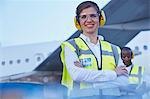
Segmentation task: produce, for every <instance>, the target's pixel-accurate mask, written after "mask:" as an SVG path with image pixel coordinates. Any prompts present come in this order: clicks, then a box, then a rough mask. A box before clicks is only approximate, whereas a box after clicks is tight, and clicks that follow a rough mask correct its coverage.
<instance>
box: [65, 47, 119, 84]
mask: <svg viewBox="0 0 150 99" xmlns="http://www.w3.org/2000/svg"><path fill="white" fill-rule="evenodd" d="M64 51H65V52H64V53H65V62H66V67H67V70H68V72H69V74H70V76H71V77H72V79H73V80H75V81H80V82H93V83H95V82H102V81H110V80H114V79H116V77H117V74H116V72H115V71H111V70H91V69H85V68H82V67H77V66H75V65H74V62H75V61H79V59H78V57H77V54H76V53H75V52H73V51H71V49H70V48H69V47H68V46H65V50H64Z"/></svg>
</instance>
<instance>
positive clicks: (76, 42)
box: [61, 38, 119, 90]
mask: <svg viewBox="0 0 150 99" xmlns="http://www.w3.org/2000/svg"><path fill="white" fill-rule="evenodd" d="M100 44H101V59H102V61H101V64H100V66H101V68H99V66H98V61H97V58H96V56H95V55H94V54H93V52H92V51H91V50H90V48H89V47H88V45H87V44H86V43H85V42H84V40H82V39H81V38H75V39H71V40H69V41H68V42H65V43H63V44H62V45H61V47H62V52H61V59H62V62H63V65H64V66H63V76H62V82H61V83H62V84H63V85H65V86H67V87H68V88H69V90H72V88H74V85H75V84H76V83H75V82H73V80H72V79H71V77H70V74H69V73H68V71H67V69H66V64H65V61H64V60H65V59H64V46H68V47H70V48H71V50H72V51H73V52H75V53H76V54H77V56H78V58H79V60H80V62H81V63H82V65H83V67H84V68H87V69H94V70H98V69H99V70H114V69H115V66H116V63H115V59H114V56H115V55H114V54H115V53H116V52H115V53H114V52H113V51H112V46H111V44H110V43H108V42H106V41H100ZM116 49H117V51H119V50H118V49H119V48H116ZM117 54H118V53H117ZM118 55H119V54H118ZM116 56H117V55H116ZM76 85H77V86H79V87H80V89H83V88H90V85H89V84H87V83H80V85H79V84H76Z"/></svg>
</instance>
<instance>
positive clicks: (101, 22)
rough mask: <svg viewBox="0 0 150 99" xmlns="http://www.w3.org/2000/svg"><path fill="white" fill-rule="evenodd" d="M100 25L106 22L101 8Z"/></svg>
mask: <svg viewBox="0 0 150 99" xmlns="http://www.w3.org/2000/svg"><path fill="white" fill-rule="evenodd" d="M99 19H100V20H99V21H100V27H102V26H104V25H105V23H106V16H105V13H104V11H103V10H101V15H100V18H99Z"/></svg>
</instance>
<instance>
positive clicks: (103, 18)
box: [74, 10, 106, 30]
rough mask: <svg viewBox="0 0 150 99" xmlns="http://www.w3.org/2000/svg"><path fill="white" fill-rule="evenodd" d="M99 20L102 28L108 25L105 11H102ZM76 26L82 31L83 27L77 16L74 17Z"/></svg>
mask: <svg viewBox="0 0 150 99" xmlns="http://www.w3.org/2000/svg"><path fill="white" fill-rule="evenodd" d="M99 19H100V23H99V25H100V27H102V26H104V25H105V23H106V16H105V13H104V11H103V10H101V15H100V18H99ZM74 24H75V27H76V28H77V29H78V30H81V26H80V24H79V22H78V20H77V17H76V16H75V17H74Z"/></svg>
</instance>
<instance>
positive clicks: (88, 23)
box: [79, 7, 99, 34]
mask: <svg viewBox="0 0 150 99" xmlns="http://www.w3.org/2000/svg"><path fill="white" fill-rule="evenodd" d="M79 21H80V26H81V29H82V31H83V33H88V34H93V33H97V31H98V27H99V15H98V13H97V11H96V10H95V9H94V8H93V7H89V8H86V9H84V10H82V12H81V13H80V15H79Z"/></svg>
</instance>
